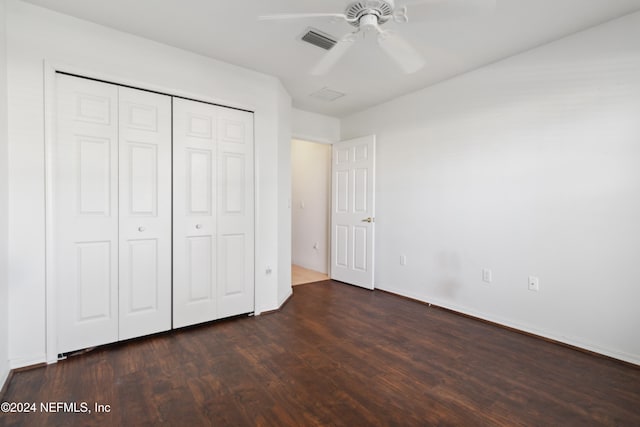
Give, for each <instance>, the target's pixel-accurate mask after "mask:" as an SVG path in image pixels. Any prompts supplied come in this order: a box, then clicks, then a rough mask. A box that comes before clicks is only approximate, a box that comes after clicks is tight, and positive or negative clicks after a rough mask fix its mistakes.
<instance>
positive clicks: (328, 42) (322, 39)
mask: <svg viewBox="0 0 640 427" xmlns="http://www.w3.org/2000/svg"><path fill="white" fill-rule="evenodd" d="M301 40H303V41H305V42H307V43H310V44H312V45H314V46H318V47H320V48H322V49H325V50H329V49H331V48H332V47H333V46H335V44H336V43H337V42H338V41H337V40H335V39H334V38H333V37H331V36H330V35H329V34H326V33H323V32H322V31H320V30H316V29H315V28H309V29H307V31H306V32H305V33H304V34H303V36H302V37H301Z"/></svg>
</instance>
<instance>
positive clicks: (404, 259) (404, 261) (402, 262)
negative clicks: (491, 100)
mask: <svg viewBox="0 0 640 427" xmlns="http://www.w3.org/2000/svg"><path fill="white" fill-rule="evenodd" d="M400 265H407V256H406V255H400Z"/></svg>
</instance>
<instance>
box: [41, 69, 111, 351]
mask: <svg viewBox="0 0 640 427" xmlns="http://www.w3.org/2000/svg"><path fill="white" fill-rule="evenodd" d="M56 85H57V122H56V123H57V138H56V143H55V147H54V149H53V157H54V158H53V162H52V163H53V165H52V167H53V171H52V172H53V175H52V176H53V181H54V182H53V193H54V194H53V204H54V206H53V210H54V212H53V220H54V231H53V233H54V234H53V236H54V247H55V249H54V250H55V255H54V256H55V266H52V268H53V269H54V274H55V281H56V286H57V291H58V292H57V296H58V300H57V314H58V315H57V317H58V352H59V353H65V352H69V351H73V350H78V349H83V348H87V347H93V346H95V345H99V344H105V343H109V342H114V341H117V339H118V116H117V111H118V88H117V86H115V85H110V84H106V83H99V82H95V81H91V80H86V79H79V78H75V77H70V76H65V75H60V74H59V75H57V78H56Z"/></svg>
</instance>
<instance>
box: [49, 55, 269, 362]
mask: <svg viewBox="0 0 640 427" xmlns="http://www.w3.org/2000/svg"><path fill="white" fill-rule="evenodd" d="M57 73H64V74H69V75H72V76H77V77H81V78H87V79H92V80H97V81H102V82H105V83H111V84H115V85H120V86H125V87H130V88H134V89H140V90H146V91H150V92H157V93H160V94H164V95H169V96H175V97H180V98H186V99H193V100H196V101H200V102H205V103H210V104H215V105H223V106H226V107H229V108H234V109H238V110H242V111H247V112H251V113H253V114H254V123H255V115H256V110H257V109H256V108H255V106H247V105H237V104H233V103H229V102H226V101H224V100H219V99H211V98H208V97H206V96H201V95H198V94H191V93H183V92H181V91H180V90H177V89H175V88H171V87H163V86H153V85H149V84H146V83H144V81H143V80H142V81H141V80H132V79H128V78H122V76H117V75H112V74H108V73H104V72H101V71H98V70H95V69H91V68H86V67H82V66H76V65H72V64H68V63H61V62H57V61H52V60H48V59H45V60H44V61H43V75H44V176H45V182H44V185H45V218H44V220H45V308H46V315H45V342H46V346H45V348H46V354H45V355H43V356H44V358H45V360H46V363H56V362H57V361H58V360H59V359H58V356H59V353H58V346H57V337H58V330H57V318H58V316H57V313H58V311H57V309H58V307H57V297H58V286H57V283H56V271H55V259H56V253H55V240H54V234H55V232H54V226H55V221H54V199H55V197H54V193H53V192H54V188H55V179H54V177H55V170H54V159H55V144H56V140H57V137H56V130H57V129H56V119H57V114H56V104H57V93H56V74H57ZM253 144H254V147H255V146H256V144H255V138H254V141H253ZM253 168H254V171H256V173H254V178H253V180H254V182H253V186H254V193H253V198H254V230H253V233H254V286H255V283H256V280H255V279H256V276H255V274H256V271H257V269H256V268H255V261H256V257H255V252H256V240H255V236H256V235H257V234H258V233H257V229H258V221H257V218H259V217H258V203H257V200H258V199H259V186H258V185H257V181H256V180H257V171H258V170H259V165H258V160H257V157H256V156H254V158H253ZM256 294H257V293H254V307H255V306H256V304H255V297H256Z"/></svg>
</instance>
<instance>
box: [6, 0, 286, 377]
mask: <svg viewBox="0 0 640 427" xmlns="http://www.w3.org/2000/svg"><path fill="white" fill-rule="evenodd" d="M7 16H8V22H7V42H8V45H7V54H8V85H9V100H8V102H9V177H10V182H9V229H10V232H9V254H10V258H9V264H10V268H9V283H10V286H9V301H10V306H9V327H10V328H9V329H10V330H9V356H10V359H11V365H12V366H13V367H19V366H25V365H29V364H33V363H38V362H42V361H43V360H45V351H46V348H45V332H46V330H45V264H44V260H45V240H44V238H45V229H44V223H45V213H44V200H45V199H44V197H45V193H44V183H45V175H44V170H43V164H44V161H45V159H44V148H43V147H44V143H43V141H44V135H45V133H44V132H45V130H44V123H43V114H42V111H43V108H44V99H43V93H44V88H43V61H44V60H47V61H52V62H55V63H61V64H67V65H68V66H72V67H77V69H78V70H86V73H89V74H90V75H91V76H96V77H100V76H102V77H103V78H105V79H107V80H111V81H115V82H124V83H129V84H133V85H135V86H141V87H144V88H149V89H157V90H160V91H163V92H168V93H172V94H179V95H186V96H191V97H194V98H199V99H203V100H207V101H216V102H218V103H220V104H224V105H230V106H236V107H243V108H246V109H250V110H253V111H255V136H256V139H255V141H256V142H255V144H256V162H257V174H256V181H257V185H256V191H257V196H256V197H257V199H256V206H257V215H256V217H257V222H256V245H257V246H256V312H261V311H265V310H271V309H275V308H277V303H278V299H279V298H278V296H279V295H278V293H279V291H280V288H281V287H284V286H286V285H289V284H290V280H289V279H288V275H287V274H283V275H282V276H279V272H278V270H277V269H275V270H274V272H273V273H272V274H267V273H266V268H265V267H266V266H267V265H270V266H277V265H278V264H279V262H280V258H281V257H285V259H287V260H288V259H289V258H288V256H289V250H290V249H289V247H288V245H287V244H286V242H281V241H279V239H278V231H279V227H280V226H281V224H282V219H281V210H282V200H283V198H284V199H286V198H288V191H287V190H286V189H285V188H284V186H280V184H279V180H280V179H282V177H281V176H280V175H279V173H278V160H279V158H280V157H283V156H284V154H283V153H284V152H288V150H289V145H290V139H289V136H288V135H284V134H283V130H282V129H281V128H282V127H286V129H287V132H288V129H290V123H289V120H290V119H289V118H288V114H289V112H288V111H286V107H285V106H286V105H287V104H288V103H290V99H289V96H288V94H286V93H285V92H284V91H283V90H282V87H281V85H280V82H279V81H278V80H277V79H275V78H273V77H270V76H266V75H263V74H259V73H256V72H253V71H249V70H245V69H242V68H239V67H235V66H232V65H229V64H225V63H222V62H219V61H215V60H212V59H208V58H205V57H202V56H199V55H196V54H193V53H190V52H186V51H182V50H179V49H175V48H172V47H169V46H165V45H162V44H158V43H155V42H151V41H148V40H145V39H141V38H138V37H135V36H132V35H129V34H125V33H121V32H118V31H115V30H111V29H108V28H105V27H101V26H98V25H95V24H92V23H89V22H85V21H81V20H78V19H75V18H71V17H68V16H65V15H61V14H57V13H53V12H50V11H48V10H46V9H41V8H38V7H35V6H32V5H29V4H26V3H22V2H19V1H16V0H9V1H8V14H7ZM67 65H65V66H67ZM83 73H84V72H83ZM287 157H288V156H287ZM285 191H286V193H287V194H283V192H285ZM287 262H288V261H287ZM281 280H282V281H284V283H286V285H281V284H280V281H281Z"/></svg>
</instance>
